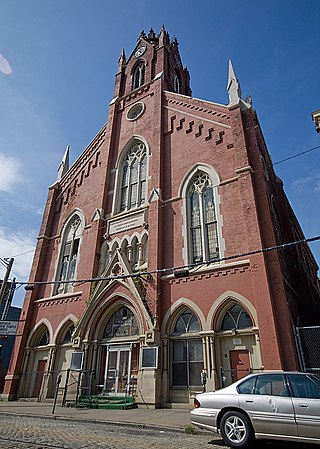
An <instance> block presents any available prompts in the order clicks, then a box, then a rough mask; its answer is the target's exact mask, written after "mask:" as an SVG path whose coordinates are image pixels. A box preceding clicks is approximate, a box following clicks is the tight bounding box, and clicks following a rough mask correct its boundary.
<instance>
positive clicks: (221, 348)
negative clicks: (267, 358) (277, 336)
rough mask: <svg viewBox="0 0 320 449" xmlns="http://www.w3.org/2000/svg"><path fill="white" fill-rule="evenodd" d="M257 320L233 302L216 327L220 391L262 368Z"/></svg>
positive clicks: (222, 312) (218, 320) (221, 312)
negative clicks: (256, 326) (255, 322)
mask: <svg viewBox="0 0 320 449" xmlns="http://www.w3.org/2000/svg"><path fill="white" fill-rule="evenodd" d="M255 329H256V328H255V327H254V323H253V319H252V317H251V316H250V314H249V313H248V311H247V310H246V309H245V308H244V307H243V306H242V305H240V304H239V303H236V302H234V301H232V302H231V301H229V302H228V303H227V304H226V305H225V307H223V308H222V310H221V311H220V313H219V316H218V319H217V322H216V325H215V335H216V355H217V367H219V377H220V387H225V386H227V385H230V384H231V383H233V382H235V381H236V380H238V379H241V378H242V377H244V376H246V375H247V374H248V373H250V372H251V371H252V370H256V369H259V368H260V366H261V357H260V347H259V344H258V341H257V338H256V335H257V334H256V332H255Z"/></svg>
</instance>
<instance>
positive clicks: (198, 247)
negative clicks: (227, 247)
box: [187, 172, 219, 263]
mask: <svg viewBox="0 0 320 449" xmlns="http://www.w3.org/2000/svg"><path fill="white" fill-rule="evenodd" d="M213 189H214V188H213V186H212V182H211V179H210V177H209V175H208V174H206V173H204V172H201V173H198V174H197V176H196V177H195V178H194V179H193V182H192V184H191V186H190V187H189V190H188V194H187V197H188V206H189V235H190V246H191V251H190V253H191V261H192V262H193V263H196V262H202V261H212V260H215V259H218V258H219V242H218V228H217V226H218V224H217V216H216V208H215V201H214V190H213Z"/></svg>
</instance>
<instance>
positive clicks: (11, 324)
mask: <svg viewBox="0 0 320 449" xmlns="http://www.w3.org/2000/svg"><path fill="white" fill-rule="evenodd" d="M17 327H18V321H0V335H16V331H17Z"/></svg>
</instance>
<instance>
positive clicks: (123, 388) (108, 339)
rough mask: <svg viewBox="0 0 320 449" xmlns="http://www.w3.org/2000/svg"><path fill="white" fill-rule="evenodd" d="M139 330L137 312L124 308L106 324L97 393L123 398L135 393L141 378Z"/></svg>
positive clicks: (103, 333)
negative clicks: (139, 369) (138, 378)
mask: <svg viewBox="0 0 320 449" xmlns="http://www.w3.org/2000/svg"><path fill="white" fill-rule="evenodd" d="M138 336H139V326H138V321H137V318H136V316H135V314H134V312H133V311H132V310H131V309H130V308H129V307H127V306H125V305H121V306H120V307H118V308H117V309H116V310H113V312H112V314H111V315H110V316H109V318H108V319H107V321H106V324H105V326H104V327H103V329H102V335H101V344H100V348H99V352H100V356H99V360H100V364H99V365H100V368H99V370H98V391H99V392H101V393H103V394H105V395H115V396H123V395H125V394H128V393H130V391H131V392H132V389H133V388H134V385H135V384H136V379H137V376H138V361H139V339H138Z"/></svg>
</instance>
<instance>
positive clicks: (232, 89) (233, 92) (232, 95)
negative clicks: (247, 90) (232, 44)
mask: <svg viewBox="0 0 320 449" xmlns="http://www.w3.org/2000/svg"><path fill="white" fill-rule="evenodd" d="M227 89H228V95H229V105H233V104H237V103H238V102H239V101H240V100H241V88H240V83H239V81H238V80H237V77H236V75H235V73H234V70H233V66H232V62H231V59H229V74H228V87H227Z"/></svg>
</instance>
